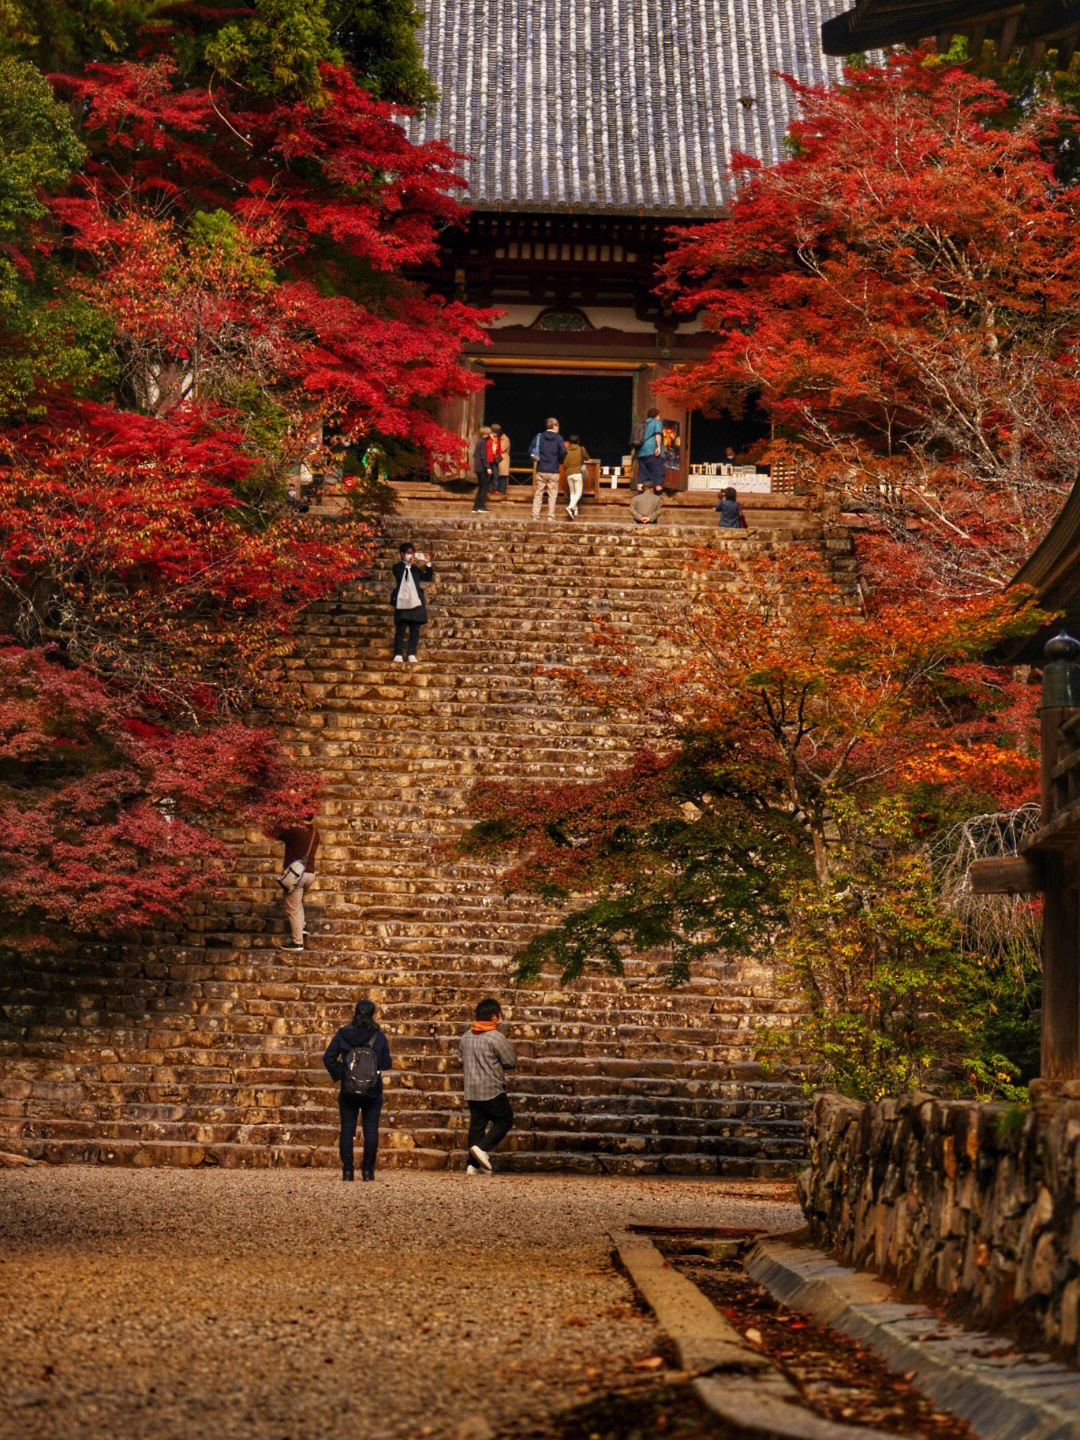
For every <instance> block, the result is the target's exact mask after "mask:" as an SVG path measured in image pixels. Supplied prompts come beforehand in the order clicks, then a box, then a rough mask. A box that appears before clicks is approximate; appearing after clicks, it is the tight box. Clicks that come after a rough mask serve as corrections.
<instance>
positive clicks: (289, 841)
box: [281, 810, 322, 950]
mask: <svg viewBox="0 0 1080 1440" xmlns="http://www.w3.org/2000/svg"><path fill="white" fill-rule="evenodd" d="M281 838H282V839H283V840H284V841H285V867H286V869H287V868H288V867H289V866H290V865H291V864H292V863H293V861H294V860H303V862H304V873H303V874H302V875H301V876H300V880H299V883H298V884H297V885H296V886H295V888H294V889H292V890H290V891H289V893H288V894H287V895H286V896H285V918H286V919H287V920H288V922H289V931H290V933H291V935H292V943H291V944H286V945H283V946H282V949H283V950H303V948H304V935H305V933H306V928H307V927H306V924H305V920H304V895H305V893H306V891H307V889H308V887H309V886H310V885H313V884H314V883H315V852H316V851H317V850H318V848H319V841H320V840H321V839H322V836H321V835H320V834H319V832H318V830H316V829H315V811H314V810H309V811H308V812H307V814H306V815H305V816H304V817H303V819H302V821H301V823H300V824H297V825H287V826H286V827H285V828H284V830H282V832H281Z"/></svg>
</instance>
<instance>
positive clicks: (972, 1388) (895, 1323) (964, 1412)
mask: <svg viewBox="0 0 1080 1440" xmlns="http://www.w3.org/2000/svg"><path fill="white" fill-rule="evenodd" d="M745 1264H746V1270H747V1273H748V1274H749V1275H751V1276H752V1277H753V1279H755V1280H756V1281H757V1282H758V1283H759V1284H761V1285H764V1286H765V1288H766V1289H767V1290H768V1291H769V1292H770V1293H771V1294H772V1295H773V1296H774V1297H775V1298H776V1299H777V1300H780V1301H782V1302H783V1303H784V1304H785V1305H790V1306H791V1308H792V1309H793V1310H801V1311H803V1312H804V1313H806V1314H809V1315H811V1316H813V1318H814V1319H815V1320H817V1321H819V1322H820V1323H821V1324H823V1325H828V1326H830V1327H831V1328H832V1329H834V1330H839V1331H841V1332H842V1333H843V1334H844V1335H848V1336H850V1337H851V1338H852V1339H853V1340H858V1341H859V1342H860V1343H862V1344H864V1345H866V1346H867V1347H868V1348H869V1349H871V1350H873V1351H874V1352H875V1353H876V1354H878V1355H879V1356H881V1358H882V1359H883V1360H884V1361H885V1363H886V1364H887V1365H888V1366H889V1368H890V1369H891V1370H896V1371H900V1372H907V1371H909V1370H910V1371H914V1372H915V1376H916V1379H917V1381H918V1385H919V1388H920V1389H921V1390H922V1391H924V1392H925V1393H926V1394H927V1395H929V1396H930V1397H931V1398H932V1399H933V1400H935V1401H936V1402H937V1403H938V1404H939V1405H941V1407H942V1408H943V1409H945V1410H947V1411H949V1412H950V1413H951V1414H953V1415H957V1416H959V1417H961V1418H962V1419H964V1420H967V1421H968V1423H969V1424H970V1425H971V1428H972V1429H973V1430H974V1431H975V1433H976V1435H978V1436H979V1437H980V1440H1080V1373H1078V1372H1077V1371H1075V1370H1071V1369H1069V1368H1068V1366H1065V1365H1061V1364H1059V1363H1057V1362H1055V1361H1052V1360H1050V1359H1049V1357H1047V1356H1040V1355H1031V1354H1021V1353H1019V1352H1014V1351H1012V1349H1011V1346H1009V1344H1008V1341H1006V1340H1004V1339H1003V1337H1001V1336H994V1335H991V1334H988V1333H987V1332H985V1331H980V1330H967V1329H964V1328H963V1327H962V1326H959V1325H953V1324H950V1323H948V1322H946V1321H943V1320H940V1319H939V1318H938V1317H937V1316H936V1315H935V1314H934V1313H933V1311H931V1310H927V1309H926V1308H925V1307H924V1306H921V1305H914V1304H911V1303H907V1304H905V1303H903V1302H900V1301H897V1300H896V1298H895V1296H894V1294H893V1292H892V1290H891V1289H890V1288H889V1286H888V1285H886V1284H885V1283H884V1282H883V1281H881V1280H879V1279H877V1278H876V1277H875V1276H873V1275H867V1274H864V1273H860V1272H857V1271H855V1270H851V1269H849V1268H848V1267H847V1266H844V1265H838V1264H836V1263H835V1261H833V1260H830V1259H829V1257H828V1256H827V1255H824V1254H822V1252H821V1251H820V1250H810V1249H806V1248H804V1247H802V1246H799V1245H793V1244H792V1243H791V1241H790V1240H789V1239H785V1238H783V1237H781V1238H778V1239H774V1238H766V1239H762V1240H758V1241H757V1242H756V1243H755V1245H754V1247H753V1248H752V1249H751V1251H750V1253H749V1254H748V1255H747V1257H746V1261H745ZM1006 1348H1008V1350H1009V1353H1008V1354H1001V1353H999V1352H1001V1351H1002V1350H1004V1349H1006Z"/></svg>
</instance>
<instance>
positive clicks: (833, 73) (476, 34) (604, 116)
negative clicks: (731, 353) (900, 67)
mask: <svg viewBox="0 0 1080 1440" xmlns="http://www.w3.org/2000/svg"><path fill="white" fill-rule="evenodd" d="M422 3H423V0H422ZM842 3H843V0H426V3H424V9H425V11H426V17H425V20H424V27H423V47H424V62H425V64H426V65H427V68H428V71H429V72H430V74H431V78H432V79H433V80H434V82H435V84H436V85H437V86H438V87H439V93H440V99H439V101H438V103H437V104H436V105H435V106H434V108H433V109H432V111H431V113H430V114H428V115H426V116H424V117H423V118H421V119H417V120H413V121H411V122H410V123H409V132H410V134H411V135H412V137H413V138H414V139H416V140H429V139H436V138H440V139H448V140H449V141H450V143H451V144H452V145H453V146H454V148H455V149H456V150H459V151H461V152H462V153H464V154H466V155H469V156H470V157H471V159H470V160H469V161H468V163H467V164H466V166H465V174H466V178H467V179H468V181H469V185H470V195H469V203H470V204H472V205H473V206H474V207H476V208H478V209H495V208H498V207H500V206H506V207H513V208H516V209H528V210H551V209H566V208H573V209H580V210H585V211H599V210H616V211H623V212H632V213H636V212H637V211H639V210H644V211H646V212H649V213H653V212H665V213H668V214H694V213H697V214H700V213H707V212H710V211H715V210H716V209H718V208H720V207H721V206H722V205H723V204H724V203H725V201H726V200H727V198H728V196H729V195H730V193H731V179H730V176H729V174H728V173H727V167H728V162H729V159H730V156H731V153H732V151H733V150H739V151H745V152H747V153H748V154H751V155H755V156H757V157H759V158H760V159H762V160H766V161H769V160H773V159H776V158H778V157H779V156H780V155H781V153H782V142H783V137H784V131H785V129H786V126H787V123H788V120H789V118H790V117H791V115H792V112H793V109H794V104H793V101H792V98H791V95H790V93H789V92H788V88H787V86H785V85H784V83H783V81H782V80H780V79H779V78H778V75H777V73H776V72H779V73H780V74H787V75H794V76H795V77H796V78H797V79H799V80H802V81H804V82H806V83H810V84H814V83H818V82H822V81H826V82H827V81H832V80H835V79H837V78H838V77H839V73H840V71H839V63H838V62H837V61H835V60H830V59H829V58H828V57H826V56H825V55H824V54H823V52H822V49H821V23H822V20H824V19H825V18H826V17H827V15H828V14H829V13H831V12H832V11H834V10H835V9H837V8H839V4H842Z"/></svg>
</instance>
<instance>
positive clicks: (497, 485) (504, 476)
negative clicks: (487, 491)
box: [491, 425, 510, 500]
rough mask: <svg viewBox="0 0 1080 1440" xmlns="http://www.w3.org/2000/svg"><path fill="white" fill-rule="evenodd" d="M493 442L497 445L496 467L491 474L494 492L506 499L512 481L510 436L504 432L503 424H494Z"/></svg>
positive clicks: (500, 497) (492, 430) (492, 431)
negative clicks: (507, 488) (507, 489)
mask: <svg viewBox="0 0 1080 1440" xmlns="http://www.w3.org/2000/svg"><path fill="white" fill-rule="evenodd" d="M491 443H492V445H493V446H494V447H495V468H494V470H493V471H492V476H491V489H492V494H494V495H498V497H499V499H500V500H505V499H506V487H507V485H508V484H509V483H510V436H509V435H506V434H504V433H503V428H502V426H501V425H492V427H491Z"/></svg>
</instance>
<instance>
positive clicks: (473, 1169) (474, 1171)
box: [465, 1165, 480, 1175]
mask: <svg viewBox="0 0 1080 1440" xmlns="http://www.w3.org/2000/svg"><path fill="white" fill-rule="evenodd" d="M465 1174H466V1175H479V1174H480V1170H479V1168H478V1167H477V1166H476V1165H466V1166H465Z"/></svg>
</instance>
